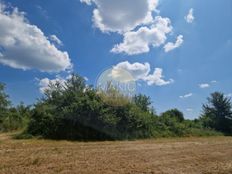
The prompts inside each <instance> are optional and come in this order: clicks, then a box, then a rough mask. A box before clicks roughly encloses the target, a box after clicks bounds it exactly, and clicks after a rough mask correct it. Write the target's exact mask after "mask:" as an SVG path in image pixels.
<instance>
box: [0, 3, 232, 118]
mask: <svg viewBox="0 0 232 174" xmlns="http://www.w3.org/2000/svg"><path fill="white" fill-rule="evenodd" d="M150 2H151V3H150V4H149V3H148V1H147V0H124V1H123V0H118V1H116V0H109V1H105V0H89V1H88V0H82V2H81V1H80V0H69V1H67V0H59V1H57V0H49V1H47V0H31V1H28V0H20V1H18V0H4V1H0V4H1V6H0V7H1V8H0V9H1V10H0V14H1V15H0V82H3V83H5V84H6V86H7V92H8V93H9V95H10V98H11V100H12V101H13V103H14V104H17V103H19V102H20V101H24V102H25V103H26V104H32V103H34V102H35V101H36V99H37V98H39V97H41V96H42V94H41V89H43V88H46V84H47V82H48V81H50V80H53V79H56V80H61V81H64V80H65V79H66V78H67V76H68V75H69V73H70V72H71V71H74V72H77V73H78V74H80V75H82V76H84V77H87V78H88V81H87V83H88V84H95V82H96V79H97V77H98V76H99V74H100V73H101V72H103V71H104V70H106V69H107V68H110V67H112V66H114V67H116V68H124V69H126V70H128V71H130V72H131V73H132V75H134V76H135V79H136V80H137V83H138V84H139V85H138V89H137V92H141V93H144V94H146V95H149V96H150V97H151V98H152V100H153V102H154V103H153V105H154V107H155V109H156V110H157V111H158V113H160V112H163V111H165V110H167V109H170V108H179V109H180V110H182V111H183V112H184V113H185V117H186V118H190V119H193V118H196V117H198V116H199V113H200V110H201V106H202V103H204V102H205V101H206V97H207V96H209V94H210V93H212V92H214V91H222V92H224V93H225V94H226V95H231V93H232V86H231V84H232V78H231V74H232V68H231V65H232V20H231V19H232V1H231V0H214V1H212V0H204V1H202V0H178V1H173V0H159V1H158V0H151V1H150ZM16 8H17V9H18V11H16V10H15V9H16ZM191 9H192V10H191ZM6 12H8V13H6ZM21 12H24V13H23V14H22V13H21Z"/></svg>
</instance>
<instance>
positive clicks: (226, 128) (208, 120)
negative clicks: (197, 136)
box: [201, 92, 232, 135]
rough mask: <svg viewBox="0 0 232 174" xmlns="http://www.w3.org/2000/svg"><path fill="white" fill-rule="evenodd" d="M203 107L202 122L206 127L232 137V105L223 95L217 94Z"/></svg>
mask: <svg viewBox="0 0 232 174" xmlns="http://www.w3.org/2000/svg"><path fill="white" fill-rule="evenodd" d="M207 100H208V103H207V104H204V105H203V114H202V117H201V121H202V124H203V126H204V127H207V128H212V129H215V130H217V131H221V132H224V133H225V134H230V135H232V105H231V102H230V99H229V98H228V97H226V96H225V95H224V94H223V93H220V92H215V93H212V94H211V96H210V97H208V98H207Z"/></svg>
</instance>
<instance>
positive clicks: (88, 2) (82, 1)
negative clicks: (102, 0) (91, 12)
mask: <svg viewBox="0 0 232 174" xmlns="http://www.w3.org/2000/svg"><path fill="white" fill-rule="evenodd" d="M80 1H81V3H86V4H87V5H91V4H92V0H80Z"/></svg>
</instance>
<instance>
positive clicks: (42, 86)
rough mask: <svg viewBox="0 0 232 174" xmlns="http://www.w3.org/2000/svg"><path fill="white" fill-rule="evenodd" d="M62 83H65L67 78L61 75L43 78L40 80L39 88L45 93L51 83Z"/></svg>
mask: <svg viewBox="0 0 232 174" xmlns="http://www.w3.org/2000/svg"><path fill="white" fill-rule="evenodd" d="M57 82H58V83H60V84H63V85H64V84H65V82H66V79H62V78H60V77H57V78H55V79H48V78H43V79H40V80H39V90H40V92H41V93H42V94H44V92H45V91H46V90H47V89H49V85H50V84H51V85H55V84H56V83H57Z"/></svg>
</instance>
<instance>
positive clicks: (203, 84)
mask: <svg viewBox="0 0 232 174" xmlns="http://www.w3.org/2000/svg"><path fill="white" fill-rule="evenodd" d="M199 87H200V88H202V89H204V88H209V87H210V85H209V84H208V83H202V84H199Z"/></svg>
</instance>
